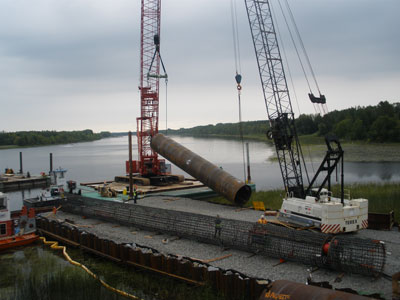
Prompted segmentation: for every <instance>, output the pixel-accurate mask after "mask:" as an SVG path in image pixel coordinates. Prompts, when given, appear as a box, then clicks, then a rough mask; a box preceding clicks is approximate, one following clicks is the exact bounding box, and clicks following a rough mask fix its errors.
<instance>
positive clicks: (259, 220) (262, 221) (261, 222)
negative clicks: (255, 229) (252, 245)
mask: <svg viewBox="0 0 400 300" xmlns="http://www.w3.org/2000/svg"><path fill="white" fill-rule="evenodd" d="M257 223H258V224H267V223H268V221H267V219H265V217H264V215H261V217H260V218H259V219H258V221H257Z"/></svg>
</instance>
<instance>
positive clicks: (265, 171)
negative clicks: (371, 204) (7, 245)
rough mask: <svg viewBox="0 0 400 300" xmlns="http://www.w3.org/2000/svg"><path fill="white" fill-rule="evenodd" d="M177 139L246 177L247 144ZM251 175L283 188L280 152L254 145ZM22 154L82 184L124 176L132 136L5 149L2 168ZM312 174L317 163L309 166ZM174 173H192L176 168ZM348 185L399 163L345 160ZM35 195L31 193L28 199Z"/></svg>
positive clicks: (386, 174) (37, 168) (394, 170)
mask: <svg viewBox="0 0 400 300" xmlns="http://www.w3.org/2000/svg"><path fill="white" fill-rule="evenodd" d="M173 139H174V140H175V141H176V142H178V143H180V144H182V145H183V146H185V147H187V148H189V149H190V150H192V151H193V152H195V153H196V154H198V155H200V156H202V157H204V158H205V159H207V160H209V161H210V162H212V163H214V164H216V165H218V166H221V167H223V168H224V169H225V170H226V171H228V172H230V173H231V174H232V175H234V176H236V177H237V178H239V179H242V180H243V179H244V178H243V162H242V161H243V153H242V144H241V142H240V141H239V140H237V139H225V138H214V137H213V138H204V137H201V138H199V137H182V136H174V137H173ZM249 148H250V163H251V177H252V180H253V182H254V183H255V184H256V185H257V189H258V190H263V189H272V188H281V187H282V185H283V184H282V176H281V172H280V170H279V165H278V164H277V163H276V162H271V161H269V157H271V156H272V155H273V154H274V152H275V149H274V148H273V146H272V145H271V144H269V143H266V142H260V141H249ZM20 151H22V152H23V159H24V170H25V171H30V173H31V174H39V173H40V172H42V171H45V172H48V170H49V153H53V157H54V163H53V165H54V167H58V166H62V167H63V168H66V169H68V173H67V178H68V179H72V180H76V181H77V182H93V181H104V180H111V179H113V178H114V176H116V175H122V174H124V173H125V161H126V160H127V158H128V138H127V137H126V136H123V137H116V138H107V139H103V140H99V141H94V142H87V143H77V144H68V145H57V146H45V147H33V148H23V149H6V150H0V170H4V169H5V168H7V167H10V168H13V169H14V170H18V169H19V152H20ZM137 157H138V155H137V146H136V145H134V150H133V159H137ZM307 168H308V170H309V172H310V177H312V170H313V169H314V170H316V169H317V168H318V163H317V164H316V163H314V165H313V166H312V165H311V164H308V165H307ZM172 172H173V173H174V174H183V175H187V174H186V173H185V172H183V171H182V170H180V169H179V168H178V167H175V166H173V168H172ZM344 172H345V182H346V183H352V182H371V181H374V182H380V181H400V163H398V162H396V163H367V162H357V163H350V162H346V163H345V166H344ZM35 193H36V191H30V192H28V194H29V197H31V196H33V197H34V196H36V195H37V194H35ZM25 197H28V196H25Z"/></svg>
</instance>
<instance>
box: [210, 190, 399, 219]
mask: <svg viewBox="0 0 400 300" xmlns="http://www.w3.org/2000/svg"><path fill="white" fill-rule="evenodd" d="M339 188H340V187H339V186H338V185H336V186H334V187H333V189H332V190H333V194H334V196H339V193H340V191H339ZM345 190H346V193H348V191H349V192H350V196H351V198H352V199H354V198H365V199H368V205H369V207H368V210H369V211H370V212H377V213H388V212H390V211H391V210H394V215H395V219H396V221H397V222H399V223H400V183H365V184H361V183H359V184H351V185H346V186H345ZM284 195H285V192H284V190H270V191H258V192H255V193H253V194H252V195H251V198H250V200H249V201H248V202H247V203H246V204H245V205H244V206H245V207H251V206H252V202H253V201H261V202H264V206H265V207H266V208H269V209H272V210H277V209H279V208H280V207H281V205H282V198H283V197H284ZM210 202H213V203H220V204H228V205H231V203H230V202H229V201H228V200H226V199H225V198H223V197H215V198H212V199H210Z"/></svg>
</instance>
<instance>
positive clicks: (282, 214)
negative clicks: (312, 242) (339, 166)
mask: <svg viewBox="0 0 400 300" xmlns="http://www.w3.org/2000/svg"><path fill="white" fill-rule="evenodd" d="M278 219H280V220H282V221H285V222H288V223H292V224H296V225H299V226H305V227H317V228H320V229H321V232H323V233H331V234H336V233H341V232H352V231H358V230H360V229H363V228H367V227H368V200H367V199H353V200H348V199H344V203H343V204H342V203H341V201H340V198H335V197H332V196H331V195H330V193H329V192H328V190H326V189H323V190H322V191H321V193H320V197H319V199H318V198H317V197H313V196H307V197H306V198H305V199H301V198H296V197H289V196H288V197H286V198H285V199H283V203H282V207H281V209H280V211H279V217H278Z"/></svg>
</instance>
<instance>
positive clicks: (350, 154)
mask: <svg viewBox="0 0 400 300" xmlns="http://www.w3.org/2000/svg"><path fill="white" fill-rule="evenodd" d="M174 135H175V136H187V137H194V138H205V139H207V138H216V139H222V140H237V141H238V140H240V136H238V135H224V134H207V135H185V134H176V133H173V134H172V135H171V137H172V138H173V137H174ZM243 138H244V140H245V142H246V141H259V142H265V143H266V144H267V145H268V146H270V147H274V146H273V143H272V141H271V140H270V139H268V138H267V137H266V135H264V134H254V135H245V136H244V137H243ZM299 139H300V145H301V147H302V150H303V155H304V159H305V160H306V161H307V162H311V161H312V162H314V163H320V162H321V160H322V159H323V157H324V155H325V153H326V150H327V149H326V144H325V140H324V137H322V136H317V135H302V136H300V137H299ZM341 145H342V148H343V150H344V160H345V161H346V162H400V143H369V142H366V141H357V142H348V141H341ZM250 155H251V153H250ZM268 160H269V161H277V157H276V156H275V155H272V156H270V157H269V158H268Z"/></svg>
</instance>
